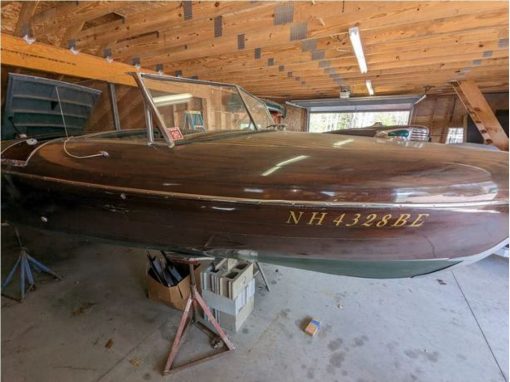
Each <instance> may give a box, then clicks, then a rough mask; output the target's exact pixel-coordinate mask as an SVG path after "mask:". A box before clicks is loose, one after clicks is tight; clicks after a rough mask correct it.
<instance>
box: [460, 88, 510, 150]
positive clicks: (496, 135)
mask: <svg viewBox="0 0 510 382" xmlns="http://www.w3.org/2000/svg"><path fill="white" fill-rule="evenodd" d="M452 85H453V88H454V89H455V92H456V93H457V95H458V96H459V98H460V100H461V101H462V103H463V104H464V106H465V107H466V110H467V111H468V113H469V115H470V116H471V119H472V120H473V122H474V123H475V125H476V127H477V128H478V130H480V133H481V134H482V137H483V139H484V141H485V143H486V144H493V145H494V146H496V147H498V148H499V149H501V150H505V151H508V136H507V135H506V134H505V131H504V130H503V128H502V127H501V125H500V123H499V121H498V119H497V118H496V116H495V115H494V112H493V111H492V109H491V107H490V106H489V104H488V102H487V100H486V99H485V97H484V96H483V94H482V92H481V91H480V89H479V88H478V86H477V85H476V83H475V82H474V81H455V82H452Z"/></svg>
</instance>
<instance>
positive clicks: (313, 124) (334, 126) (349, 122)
mask: <svg viewBox="0 0 510 382" xmlns="http://www.w3.org/2000/svg"><path fill="white" fill-rule="evenodd" d="M409 114H410V111H409V110H405V111H374V112H371V111H369V112H354V113H311V114H310V128H309V131H310V132H311V133H322V132H325V131H332V130H340V129H351V128H357V127H368V126H371V125H373V124H375V123H380V124H382V125H384V126H394V125H407V124H408V123H409Z"/></svg>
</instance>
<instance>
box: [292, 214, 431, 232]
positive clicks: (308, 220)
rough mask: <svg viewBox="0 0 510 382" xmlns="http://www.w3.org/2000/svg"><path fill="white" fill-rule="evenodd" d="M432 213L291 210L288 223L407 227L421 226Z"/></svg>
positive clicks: (323, 225)
mask: <svg viewBox="0 0 510 382" xmlns="http://www.w3.org/2000/svg"><path fill="white" fill-rule="evenodd" d="M429 216H430V214H411V213H408V214H385V215H383V214H382V213H379V214H377V213H368V214H367V213H358V212H354V211H352V212H339V213H335V214H334V215H333V213H330V212H321V211H296V210H294V211H289V214H288V216H287V220H286V224H292V225H310V226H319V227H328V226H333V227H335V226H336V227H360V228H362V227H367V228H370V227H375V228H383V227H387V228H407V227H413V228H417V227H421V226H423V224H425V221H426V220H427V218H428V217H429Z"/></svg>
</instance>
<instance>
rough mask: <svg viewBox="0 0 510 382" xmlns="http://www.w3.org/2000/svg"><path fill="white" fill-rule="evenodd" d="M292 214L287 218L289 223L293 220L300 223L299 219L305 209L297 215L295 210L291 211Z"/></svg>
mask: <svg viewBox="0 0 510 382" xmlns="http://www.w3.org/2000/svg"><path fill="white" fill-rule="evenodd" d="M289 212H290V215H289V218H288V219H287V224H291V222H293V223H294V224H298V223H299V220H301V216H303V211H299V215H296V213H295V212H294V211H289Z"/></svg>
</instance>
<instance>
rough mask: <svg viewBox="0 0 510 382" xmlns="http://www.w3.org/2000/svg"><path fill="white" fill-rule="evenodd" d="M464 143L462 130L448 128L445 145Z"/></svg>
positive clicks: (459, 128) (460, 128)
mask: <svg viewBox="0 0 510 382" xmlns="http://www.w3.org/2000/svg"><path fill="white" fill-rule="evenodd" d="M462 142H464V128H462V127H450V128H448V136H447V137H446V143H462Z"/></svg>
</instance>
